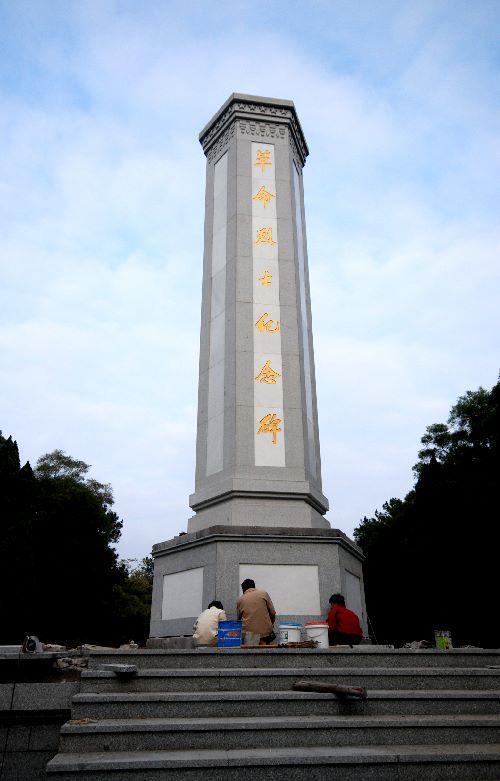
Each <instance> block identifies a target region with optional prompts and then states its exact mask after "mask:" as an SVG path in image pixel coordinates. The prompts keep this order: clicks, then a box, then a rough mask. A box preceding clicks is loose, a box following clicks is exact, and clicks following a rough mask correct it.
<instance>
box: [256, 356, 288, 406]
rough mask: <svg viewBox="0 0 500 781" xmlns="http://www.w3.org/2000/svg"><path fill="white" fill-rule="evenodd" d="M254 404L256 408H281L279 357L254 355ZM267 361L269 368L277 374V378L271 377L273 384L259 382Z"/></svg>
mask: <svg viewBox="0 0 500 781" xmlns="http://www.w3.org/2000/svg"><path fill="white" fill-rule="evenodd" d="M253 359H254V371H253V376H254V404H255V406H258V407H280V408H282V407H283V366H282V362H281V355H268V354H265V353H254V356H253ZM267 361H269V366H270V368H271V369H273V370H274V371H276V372H278V374H279V377H273V378H274V380H275V382H274V383H271V382H261V381H260V380H256V379H255V378H256V377H258V376H259V374H260V372H261V371H262V369H263V367H265V366H266V364H267Z"/></svg>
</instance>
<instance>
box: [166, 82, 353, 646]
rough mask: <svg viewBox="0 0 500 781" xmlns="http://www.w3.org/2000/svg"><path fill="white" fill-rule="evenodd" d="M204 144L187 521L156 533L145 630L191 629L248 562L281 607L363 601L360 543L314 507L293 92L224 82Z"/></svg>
mask: <svg viewBox="0 0 500 781" xmlns="http://www.w3.org/2000/svg"><path fill="white" fill-rule="evenodd" d="M200 142H201V145H202V147H203V151H204V152H205V155H206V157H207V168H206V199H205V250H204V260H203V295H202V314H201V339H200V367H199V393H198V435H197V450H196V479H195V492H194V494H193V495H192V496H191V497H190V506H191V507H192V509H193V510H194V512H195V514H194V515H193V517H191V518H190V519H189V521H188V533H187V535H180V536H179V537H176V538H174V540H171V541H169V542H166V543H160V544H159V545H155V546H154V548H153V556H154V558H155V579H154V587H153V608H152V617H151V635H152V636H157V637H161V636H169V635H177V634H184V633H189V632H190V631H191V626H192V622H193V619H194V618H195V617H196V616H197V615H198V613H199V612H200V611H201V609H202V607H206V604H207V603H208V602H209V601H210V600H212V599H219V600H221V601H222V602H223V603H224V606H225V608H226V612H228V614H231V613H232V612H233V611H234V608H235V604H236V599H237V597H238V593H239V583H240V582H241V580H242V579H243V578H245V577H253V578H254V580H255V581H256V582H257V586H260V587H262V588H265V589H267V590H268V591H269V592H270V593H271V595H272V597H273V600H274V602H275V605H276V607H277V609H278V613H279V614H280V617H285V616H286V617H287V618H289V619H291V617H292V616H293V617H294V618H298V619H306V618H317V617H318V616H319V615H322V614H324V612H325V609H326V607H327V604H328V597H329V595H330V594H331V593H332V592H334V591H341V592H342V593H344V594H345V595H346V597H347V601H348V603H350V606H351V607H352V608H353V609H354V610H356V611H357V612H358V613H360V614H361V615H362V617H363V620H364V616H365V610H364V590H363V582H362V569H361V560H362V555H361V552H360V550H359V548H357V547H356V545H355V544H354V543H353V542H352V541H351V540H349V539H348V538H347V537H346V536H345V535H343V534H342V532H339V531H337V530H332V529H330V524H329V523H328V521H327V520H326V519H325V517H324V514H325V513H326V511H327V510H328V501H327V499H326V497H325V496H324V495H323V492H322V484H321V459H320V446H319V435H318V418H317V407H316V385H315V371H314V353H313V342H312V324H311V306H310V297H309V277H308V263H307V246H306V232H305V217H304V196H303V182H302V169H303V166H304V163H305V160H306V157H307V155H308V148H307V144H306V141H305V138H304V134H303V132H302V128H301V126H300V123H299V120H298V117H297V114H296V111H295V107H294V104H293V103H292V102H291V101H287V100H277V99H271V98H261V97H254V96H250V95H239V94H233V95H232V96H231V97H230V98H229V99H228V100H227V101H226V103H224V105H223V106H222V107H221V109H220V110H219V111H218V112H217V114H216V115H215V116H214V117H213V119H212V120H211V121H210V122H209V123H208V125H207V126H206V127H205V128H204V129H203V130H202V132H201V134H200Z"/></svg>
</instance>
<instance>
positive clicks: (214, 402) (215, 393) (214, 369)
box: [207, 360, 224, 420]
mask: <svg viewBox="0 0 500 781" xmlns="http://www.w3.org/2000/svg"><path fill="white" fill-rule="evenodd" d="M223 411H224V360H222V361H219V363H216V364H214V366H211V367H210V371H209V372H208V406H207V417H208V419H209V420H210V418H213V417H214V416H215V415H220V414H221V412H223Z"/></svg>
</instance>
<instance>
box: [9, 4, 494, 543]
mask: <svg viewBox="0 0 500 781" xmlns="http://www.w3.org/2000/svg"><path fill="white" fill-rule="evenodd" d="M499 22H500V4H499V3H498V2H486V1H483V0H475V2H460V0H454V2H440V0H433V2H425V0H419V1H418V2H417V0H415V1H414V2H401V1H398V2H389V1H387V2H384V1H383V0H380V1H379V2H376V1H372V0H358V1H357V2H356V0H350V2H336V0H331V1H330V2H323V1H321V2H287V3H284V2H267V3H261V2H252V3H249V2H232V3H226V2H218V3H216V4H214V3H208V2H189V0H186V1H185V2H182V3H181V2H179V3H177V2H162V1H161V0H156V1H155V2H147V1H143V2H141V3H137V2H106V0H101V1H100V2H86V0H79V2H71V1H68V0H65V2H57V1H56V0H53V1H52V2H43V0H38V2H22V0H16V2H0V142H1V148H2V155H1V156H0V355H1V360H0V428H1V429H2V430H3V432H4V433H5V434H11V433H12V434H13V436H15V437H16V438H17V440H18V441H19V444H20V448H21V455H22V458H23V459H30V460H31V461H32V462H34V461H36V458H37V457H38V456H39V455H41V454H42V453H44V452H47V451H49V450H53V449H54V448H62V449H63V450H66V451H67V452H68V453H70V454H71V455H73V456H75V457H78V458H82V459H84V460H85V461H87V462H88V463H90V464H92V473H93V475H94V476H95V477H96V478H97V479H99V480H101V481H103V482H110V483H111V484H112V485H113V488H114V492H115V499H116V509H117V511H118V512H119V514H120V516H121V517H122V518H123V519H124V531H123V537H122V541H121V543H120V553H121V555H123V556H126V557H142V556H144V555H146V554H147V553H148V552H149V550H150V548H151V545H152V544H153V543H155V542H158V541H160V540H164V539H168V538H169V537H171V536H172V535H173V534H176V533H177V532H179V531H181V530H184V529H185V526H186V521H187V518H188V516H189V514H190V511H189V508H188V506H187V497H188V494H189V493H190V492H192V490H193V488H194V444H195V433H196V393H197V379H198V378H197V368H198V338H199V336H198V332H199V313H200V297H201V261H202V236H203V201H204V172H205V168H204V157H203V153H202V151H201V147H200V146H199V144H198V141H197V136H198V132H199V130H200V129H201V128H202V127H203V126H204V124H205V123H206V122H207V121H208V119H209V118H210V117H211V116H212V115H213V114H214V113H215V111H216V110H217V109H218V108H219V106H220V105H221V104H222V103H223V101H224V100H225V99H226V98H227V97H228V95H229V94H230V93H231V92H234V91H236V92H247V93H250V94H259V95H267V96H274V97H280V98H288V99H292V100H294V101H295V104H296V107H297V110H298V112H299V116H300V119H301V122H302V126H303V129H304V132H305V134H306V137H307V140H308V143H309V148H310V157H309V159H308V162H307V164H306V168H305V188H306V193H305V194H306V216H307V226H308V227H307V232H308V247H309V264H310V274H311V293H312V305H313V324H314V344H315V355H316V373H317V385H318V404H319V422H320V435H321V448H322V462H323V483H324V490H325V493H326V495H327V496H328V497H329V499H330V504H331V508H332V509H331V511H330V513H329V520H330V522H331V523H332V525H333V526H336V527H340V528H342V529H343V530H344V531H346V532H348V533H351V532H352V529H353V528H354V527H355V526H356V525H357V523H358V522H359V519H360V518H362V516H363V515H365V514H366V515H371V514H372V513H373V511H374V510H375V509H376V508H378V507H380V506H381V505H382V503H383V502H384V501H385V500H386V499H388V498H390V497H392V496H403V495H404V494H405V493H406V492H407V491H408V490H409V488H410V487H411V485H412V472H411V467H412V465H413V464H414V463H415V461H416V455H417V450H418V448H419V440H420V437H421V435H422V434H423V432H424V430H425V426H426V425H429V424H431V423H433V422H438V421H442V420H444V419H446V417H447V414H448V411H449V408H450V406H451V405H452V404H453V403H454V401H455V400H456V398H457V397H458V396H459V395H461V394H462V393H463V392H465V391H466V390H467V389H473V388H477V387H478V386H479V385H481V384H482V385H483V386H486V387H490V386H491V385H492V384H493V383H494V382H495V381H496V378H497V375H498V370H499V368H500V359H499V337H498V334H499V332H500V327H499V326H500V322H499V321H500V314H499V312H500V307H499V305H498V290H499V281H500V280H499V276H500V275H499V264H498V243H499V237H500V228H499V221H498V204H499V200H498V182H499V181H500V176H499V173H500V171H499V168H500V165H499V151H500V143H499V132H498V131H499V111H498V106H499V101H498V90H499V86H498V85H499V84H500V79H499V73H498V71H499V48H498V40H497V34H498V28H499ZM186 214H187V215H188V216H187V217H186ZM68 523H70V520H69V519H68Z"/></svg>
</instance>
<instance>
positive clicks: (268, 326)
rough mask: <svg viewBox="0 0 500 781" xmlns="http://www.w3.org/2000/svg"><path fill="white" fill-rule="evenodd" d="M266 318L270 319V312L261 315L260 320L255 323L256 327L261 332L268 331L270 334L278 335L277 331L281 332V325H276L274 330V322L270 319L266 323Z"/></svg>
mask: <svg viewBox="0 0 500 781" xmlns="http://www.w3.org/2000/svg"><path fill="white" fill-rule="evenodd" d="M266 317H269V313H268V312H264V314H263V315H261V317H259V319H258V320H257V322H256V323H255V325H256V327H257V328H258V329H259V332H260V333H262V332H263V331H267V332H268V333H270V334H274V333H276V331H279V330H280V324H279V323H276V325H275V326H274V328H273V325H272V324H273V323H274V320H271V319H269V320H267V322H266Z"/></svg>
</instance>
